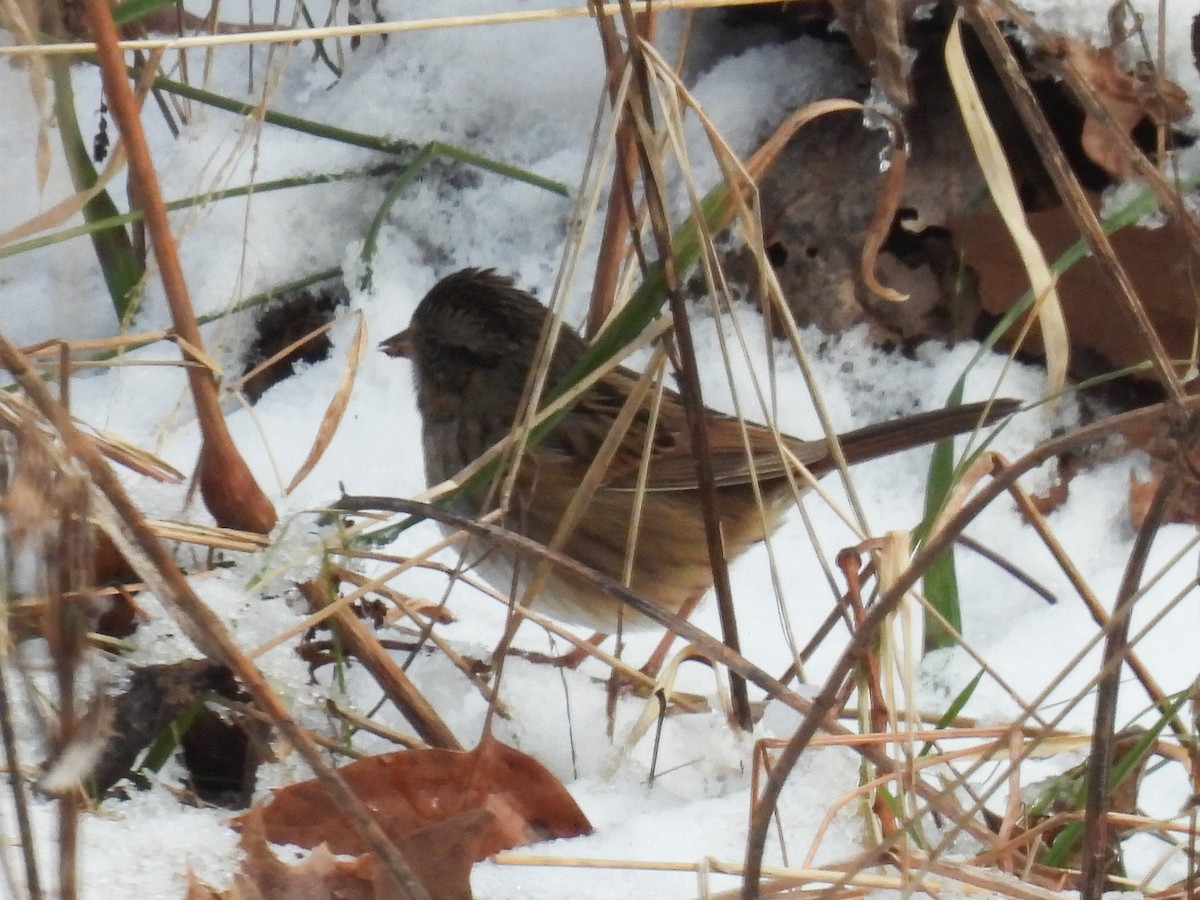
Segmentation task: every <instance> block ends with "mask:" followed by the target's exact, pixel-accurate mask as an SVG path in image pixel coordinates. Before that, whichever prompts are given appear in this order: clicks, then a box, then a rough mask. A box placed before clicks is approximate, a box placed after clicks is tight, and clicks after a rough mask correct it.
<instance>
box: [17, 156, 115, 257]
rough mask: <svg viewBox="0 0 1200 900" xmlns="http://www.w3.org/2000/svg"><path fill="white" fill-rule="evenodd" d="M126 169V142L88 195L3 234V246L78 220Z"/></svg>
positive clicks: (73, 198) (61, 202)
mask: <svg viewBox="0 0 1200 900" xmlns="http://www.w3.org/2000/svg"><path fill="white" fill-rule="evenodd" d="M124 167H125V146H124V144H123V142H121V141H118V142H117V144H116V146H115V147H114V148H113V150H112V152H111V153H110V154H109V157H108V162H107V163H105V164H104V168H103V169H102V170H100V172H98V173H97V176H96V183H95V184H94V185H92V186H91V187H90V188H88V189H87V190H86V191H79V192H77V193H74V194H71V196H69V197H65V198H63V199H62V200H59V201H58V202H57V203H55V204H54V205H53V206H51V207H50V208H49V209H47V210H46V211H44V212H40V213H38V214H37V215H36V216H33V217H32V218H29V219H26V220H25V221H24V222H22V223H21V224H20V225H16V226H14V227H12V228H10V229H9V230H8V231H5V232H3V233H0V246H3V245H5V244H11V243H15V242H16V241H19V240H21V239H23V238H26V237H29V236H30V235H34V234H37V233H39V232H42V231H46V230H47V229H50V228H56V227H58V226H60V225H62V224H63V223H65V222H68V221H70V220H71V219H73V218H74V217H75V216H77V215H79V214H80V213H81V212H82V211H83V208H84V207H85V206H87V204H88V202H89V201H91V200H92V198H94V197H96V196H97V195H98V194H101V193H103V192H104V190H105V188H107V186H108V183H109V182H110V181H112V179H113V178H114V177H116V175H117V174H119V173H120V171H121V170H122V169H123V168H124Z"/></svg>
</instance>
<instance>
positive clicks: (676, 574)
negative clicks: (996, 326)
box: [379, 268, 1017, 633]
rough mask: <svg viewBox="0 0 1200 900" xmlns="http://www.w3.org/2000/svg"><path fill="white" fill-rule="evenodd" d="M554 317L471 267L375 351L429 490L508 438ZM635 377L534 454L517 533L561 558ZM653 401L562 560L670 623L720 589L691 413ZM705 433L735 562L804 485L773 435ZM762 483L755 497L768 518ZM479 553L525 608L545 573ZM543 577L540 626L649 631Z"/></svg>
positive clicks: (970, 421)
mask: <svg viewBox="0 0 1200 900" xmlns="http://www.w3.org/2000/svg"><path fill="white" fill-rule="evenodd" d="M549 316H550V312H549V310H548V309H547V308H546V307H545V306H543V305H542V304H541V303H540V302H539V301H538V300H537V298H535V297H534V296H532V295H531V294H529V293H527V292H526V291H524V290H522V289H520V288H519V287H517V286H516V284H515V282H514V281H513V280H512V279H510V278H508V277H505V276H503V275H500V274H497V272H496V271H495V270H494V269H480V268H468V269H463V270H461V271H458V272H455V273H453V274H451V275H447V276H446V277H444V278H443V279H442V280H440V281H439V282H438V283H437V284H435V285H434V287H433V288H431V289H430V290H429V292H428V293H427V294H426V295H425V296H424V298H423V299H422V300H421V301H420V303H419V304H418V305H417V307H416V310H415V312H414V313H413V316H412V319H411V321H410V323H409V325H408V327H407V328H406V329H404V330H403V331H401V332H399V333H397V334H395V335H393V336H392V337H390V338H388V339H387V340H385V341H383V342H381V344H380V345H379V346H380V349H381V350H382V351H383V352H385V353H386V354H388V355H389V356H392V357H403V358H407V359H408V360H410V362H411V363H412V366H413V374H414V381H415V387H416V403H417V408H418V411H419V412H420V416H421V423H422V445H423V451H424V458H425V474H426V479H427V481H428V483H429V484H430V485H431V486H432V485H438V484H441V483H443V482H445V481H447V480H449V479H453V478H454V476H456V475H457V474H458V473H459V472H461V471H462V469H464V468H465V467H466V466H468V465H470V464H471V463H472V462H474V461H475V460H476V459H478V458H479V457H480V456H481V455H482V454H484V453H485V452H486V451H487V450H489V449H490V448H491V447H492V446H493V445H495V444H497V443H498V442H499V441H501V440H502V439H504V438H505V437H506V436H507V435H508V434H509V433H510V432H511V431H512V429H513V426H514V423H516V422H517V421H518V418H519V417H520V416H521V413H522V409H523V400H524V397H525V395H526V389H527V385H528V384H529V382H530V375H531V371H532V370H533V368H534V366H535V365H536V364H537V362H538V360H537V358H536V357H537V356H538V351H539V345H540V343H541V337H542V333H543V330H544V328H545V327H546V325H547V321H548V318H549ZM587 346H588V345H587V343H586V342H585V341H584V340H583V338H582V337H580V336H579V334H577V333H576V332H575V331H574V330H572V329H570V328H569V327H568V326H566V325H565V324H564V325H563V326H562V327H561V329H560V331H559V334H558V340H557V342H556V344H555V346H554V348H553V350H552V352H551V354H550V357H549V369H548V376H547V381H546V384H547V386H548V387H549V388H551V389H553V388H554V387H555V386H556V385H557V386H562V384H563V380H564V378H565V376H566V375H567V373H568V371H569V370H570V369H571V367H572V366H573V365H574V364H575V363H576V362H577V361H578V360H579V358H580V357H581V356H582V355H583V353H584V352H585V350H586V349H587ZM638 378H639V376H638V374H637V373H636V372H633V371H632V370H630V369H628V368H625V367H618V368H616V369H614V370H612V371H610V372H609V373H607V374H606V375H604V376H603V377H601V378H600V379H599V380H598V381H597V382H596V383H595V384H593V385H592V386H590V387H589V388H587V389H586V390H585V391H584V392H583V393H582V395H581V396H580V397H579V398H578V400H577V402H575V404H574V405H573V406H572V407H571V408H570V409H569V411H568V412H567V413H566V414H565V415H564V416H562V417H561V418H560V419H559V420H558V421H557V422H556V423H555V424H554V425H553V427H551V428H550V430H549V431H548V432H547V433H545V434H544V435H543V436H542V438H541V439H540V440H539V441H536V442H531V443H529V444H528V445H527V446H526V447H525V449H524V452H523V454H522V455H521V458H520V460H519V461H518V462H517V463H516V474H515V478H514V480H513V482H512V484H513V487H512V491H511V495H510V498H509V502H508V505H507V508H506V512H505V515H504V519H503V524H504V525H505V526H506V527H507V528H509V529H511V530H513V531H515V532H517V533H519V534H521V535H524V536H525V537H528V538H532V539H533V540H535V541H538V542H539V543H542V544H545V545H550V544H551V542H552V541H553V540H554V538H555V535H556V532H557V531H558V530H559V525H560V522H561V521H562V520H563V518H564V515H565V514H566V512H567V508H568V505H569V504H570V503H571V502H572V498H573V497H574V496H575V494H576V492H577V490H578V489H579V487H580V483H581V481H582V480H583V478H584V476H585V474H586V473H587V472H588V470H589V467H590V466H591V465H592V462H593V460H594V459H595V458H596V455H597V452H598V451H599V450H600V447H601V444H602V443H603V442H604V441H605V439H606V437H608V435H609V433H610V431H611V430H612V428H613V425H614V422H615V421H616V419H617V417H618V415H619V414H620V413H621V411H622V408H623V407H624V406H625V404H626V401H627V400H628V398H629V397H630V395H631V392H633V391H634V389H635V386H636V384H637V382H638ZM653 393H654V392H653V391H651V392H649V394H650V395H653ZM653 402H654V401H653V398H652V396H650V397H648V398H645V399H642V400H641V401H640V406H639V408H638V409H637V410H636V411H635V412H634V413H633V415H632V419H631V421H630V424H629V426H628V429H627V431H626V432H625V434H624V435H623V436H622V437H621V438H620V441H619V444H618V445H617V449H616V452H615V453H614V454H613V456H612V457H611V459H610V460H609V461H608V462H607V464H606V466H605V468H604V471H603V474H602V476H601V478H600V481H599V486H598V487H597V488H596V490H595V492H594V493H593V494H592V496H591V497H590V498H589V499H588V500H587V502H586V508H585V509H584V511H583V514H582V515H581V516H580V517H579V518H578V521H577V522H576V524H575V525H574V527H573V528H571V529H570V531H569V533H567V534H566V536H565V540H563V542H562V543H561V544H560V545H558V548H557V549H559V550H560V551H561V552H563V553H564V554H565V555H567V556H569V557H571V558H573V559H574V560H576V561H578V562H580V563H582V564H584V565H586V566H589V567H591V568H592V569H595V570H597V571H599V572H602V573H604V574H606V575H609V576H611V577H613V578H615V579H617V580H624V578H625V574H626V572H627V571H628V574H629V578H628V584H629V586H630V587H631V588H632V589H633V590H635V591H637V592H639V593H640V594H642V595H643V596H645V597H646V598H647V599H649V600H650V601H651V602H653V603H655V604H657V605H658V606H660V607H662V608H664V609H666V610H668V611H669V612H672V613H676V614H683V615H686V614H687V613H689V612H690V611H691V609H692V607H693V606H694V605H695V603H696V602H697V601H698V600H699V599H700V597H701V596H703V595H704V594H705V592H707V590H708V589H709V588H710V587H711V586H712V584H713V574H712V566H711V563H710V561H709V556H708V550H707V542H706V538H705V534H706V532H705V523H704V512H703V507H702V503H701V499H700V490H699V486H698V480H697V474H696V462H695V457H694V454H693V447H692V439H691V432H690V430H689V428H688V423H687V415H686V411H685V407H684V404H683V401H682V398H681V397H680V395H679V394H678V393H677V392H675V391H674V390H671V389H670V388H664V389H663V392H662V398H661V404H660V406H659V408H658V411H657V413H654V411H653V409H652V406H653ZM1016 407H1017V404H1016V402H1015V401H1011V400H996V401H993V402H990V403H975V404H967V405H963V406H956V407H951V408H947V409H941V410H935V411H933V412H926V413H919V414H916V415H911V416H906V417H902V418H899V419H894V420H891V421H888V422H884V423H881V424H876V425H870V426H867V427H865V428H861V429H858V430H855V431H850V432H847V433H845V434H842V435H840V436H839V438H838V440H839V443H840V445H841V448H842V452H843V454H844V456H845V459H846V462H847V463H849V464H854V463H858V462H863V461H866V460H870V459H874V458H876V457H879V456H885V455H887V454H890V453H895V452H898V451H902V450H906V449H909V448H912V447H916V446H919V445H921V444H926V443H930V442H933V441H938V440H941V439H944V438H947V437H951V436H953V435H956V434H960V433H962V432H967V431H972V430H974V429H976V428H980V427H983V426H985V425H988V424H990V423H992V422H995V421H996V420H998V419H1000V418H1002V417H1004V416H1007V415H1009V414H1010V413H1012V412H1013V411H1014V410H1015V409H1016ZM651 427H653V432H652V433H651ZM743 429H745V431H744V436H743ZM704 430H705V432H706V434H707V438H708V444H709V449H710V454H711V459H712V465H713V468H714V471H715V477H714V481H715V486H716V488H715V490H716V497H717V503H716V506H717V513H718V517H719V521H720V525H721V535H722V538H723V541H724V548H725V556H726V557H727V558H728V559H734V558H736V557H737V556H739V555H741V554H742V553H743V552H745V551H746V550H747V549H749V548H750V547H751V546H753V545H754V544H755V543H757V542H759V541H761V540H763V539H765V538H766V537H767V535H769V534H770V533H771V532H773V531H774V530H775V529H776V528H777V527H778V526H779V524H780V521H781V519H782V518H783V515H784V513H785V512H786V511H787V509H788V507H789V505H790V504H791V503H792V502H793V498H794V497H795V495H796V492H795V490H794V489H793V485H799V486H800V487H801V489H802V488H803V485H805V484H806V482H805V481H804V480H803V479H801V478H798V477H791V478H789V471H788V467H789V466H792V468H793V471H792V473H791V474H792V475H793V476H795V471H794V463H792V462H790V461H788V460H785V458H784V454H782V453H781V452H780V442H779V441H778V440H777V438H776V432H774V431H773V430H772V429H770V428H769V427H767V426H765V425H759V424H754V423H751V422H743V421H741V420H739V419H737V418H735V417H733V416H729V415H725V414H723V413H719V412H715V411H713V410H710V409H705V412H704ZM747 443H748V445H749V452H750V456H751V457H752V458H753V467H751V465H750V463H749V461H748V458H747V452H746V445H747ZM782 444H783V446H784V447H786V448H787V450H788V451H790V454H791V455H792V456H793V457H794V458H795V460H798V461H799V462H800V463H802V464H803V465H804V466H806V467H807V468H808V470H809V471H810V472H811V473H812V475H813V476H814V477H818V478H819V477H820V476H821V475H824V474H827V473H828V472H830V471H832V470H833V469H835V468H836V467H837V463H836V462H835V458H834V455H833V452H832V451H831V449H830V445H829V442H828V441H827V440H826V439H825V438H819V439H816V440H801V439H799V438H794V437H790V436H787V435H784V436H782ZM647 453H648V454H649V460H648V461H647V463H646V465H645V473H644V480H645V483H644V488H645V489H644V493H643V494H642V499H641V515H640V519H639V522H638V530H637V538H636V545H635V546H634V547H633V558H632V561H629V560H628V559H627V557H628V556H629V542H630V541H629V539H630V529H631V527H632V522H633V519H634V511H635V508H636V506H635V498H637V496H638V490H637V487H638V483H639V473H640V472H641V470H642V468H643V459H644V456H645V454H647ZM753 480H757V482H758V492H757V493H758V494H759V496H761V498H762V501H763V502H762V504H761V505H760V503H759V502H758V500H757V499H756V491H755V487H754V484H753V483H752V481H753ZM469 484H470V483H468V485H469ZM494 506H495V502H494V499H493V497H492V491H491V490H490V486H489V485H487V484H484V485H481V486H478V487H472V488H471V489H470V490H466V491H463V490H460V491H459V492H457V493H456V494H454V495H453V496H452V499H451V500H450V508H451V509H452V510H453V511H454V512H457V513H460V514H462V515H465V516H470V517H476V516H479V515H481V514H483V513H486V512H488V511H489V510H490V509H491V508H493V507H494ZM448 530H451V531H452V530H453V529H448ZM469 552H472V553H475V554H477V555H478V558H477V559H472V560H465V563H466V564H467V565H469V566H471V567H473V568H475V569H476V571H478V572H479V574H481V575H482V576H483V577H484V578H485V579H486V580H487V581H489V582H491V584H492V585H493V586H494V587H496V588H497V589H498V590H501V591H504V592H508V591H512V590H514V588H515V592H514V596H515V597H517V598H518V599H519V598H520V597H521V596H522V595H523V593H524V590H525V588H526V587H527V586H528V585H529V584H530V580H531V579H530V576H531V575H532V573H533V570H534V569H536V568H537V565H536V561H533V560H530V559H529V558H521V557H519V556H518V555H517V554H516V552H515V551H513V550H511V549H509V548H506V547H503V546H499V545H496V546H491V547H487V548H483V549H482V550H478V551H469ZM543 568H544V569H545V570H546V571H545V573H544V575H542V576H541V577H543V578H545V581H543V582H541V590H540V592H539V594H538V595H537V597H536V599H535V600H534V608H535V609H536V610H537V611H539V612H543V613H546V614H548V615H549V616H551V617H552V618H555V619H558V620H560V621H563V622H565V623H568V624H572V625H583V626H588V627H591V628H594V629H598V630H599V631H601V632H607V633H612V632H614V631H615V630H616V629H617V628H618V627H621V628H624V629H636V628H641V627H647V626H649V625H650V624H651V623H650V621H649V619H647V618H645V617H642V616H640V615H638V614H636V613H634V612H633V611H632V610H629V609H626V608H625V607H624V605H623V604H621V603H620V602H619V601H618V600H616V599H614V598H613V597H612V596H610V595H609V594H608V593H607V592H606V591H604V590H603V589H602V588H600V587H598V586H596V585H594V584H593V583H591V582H585V581H582V580H581V579H579V578H578V576H573V575H572V573H571V572H569V571H567V570H564V569H561V568H558V567H555V566H546V567H543Z"/></svg>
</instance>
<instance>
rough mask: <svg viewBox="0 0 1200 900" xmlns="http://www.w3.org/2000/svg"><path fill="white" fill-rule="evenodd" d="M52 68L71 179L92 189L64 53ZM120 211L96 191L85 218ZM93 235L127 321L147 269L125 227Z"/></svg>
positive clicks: (93, 173)
mask: <svg viewBox="0 0 1200 900" xmlns="http://www.w3.org/2000/svg"><path fill="white" fill-rule="evenodd" d="M50 72H51V79H52V80H53V82H54V113H55V116H56V118H57V119H58V133H59V136H60V137H61V139H62V145H63V154H64V155H65V157H66V161H67V168H68V169H69V170H70V172H71V182H72V183H73V184H74V185H75V190H77V191H85V190H89V189H90V188H92V187H93V186H95V184H96V180H97V178H96V169H95V167H94V166H93V165H92V159H91V155H90V154H89V152H88V148H87V144H86V143H85V142H84V140H83V135H82V133H81V132H80V130H79V120H78V119H77V118H76V115H75V92H74V90H73V89H72V87H71V68H70V66H69V65H67V62H66V60H64V59H62V58H61V57H52V58H51V61H50ZM118 215H120V211H119V210H118V209H117V205H116V204H115V203H114V202H113V199H112V197H110V196H109V195H108V192H107V191H101V192H100V193H98V194H96V196H94V197H93V198H92V199H91V200H89V201H88V202H87V203H86V204H85V205H84V207H83V218H84V219H85V220H86V221H88V222H95V221H99V220H103V219H112V218H114V217H116V216H118ZM91 239H92V247H93V249H94V250H95V251H96V259H97V260H98V261H99V262H100V270H101V272H103V274H104V283H105V284H106V285H107V287H108V294H109V297H111V298H112V304H113V309H114V311H115V312H116V314H117V319H118V320H119V321H121V322H124V321H126V318H127V317H128V315H129V314H130V311H131V307H132V304H133V302H134V298H135V296H136V292H137V287H138V284H139V282H140V281H141V279H142V275H143V273H144V271H145V269H144V267H143V266H142V262H141V260H140V259H138V255H137V253H136V252H135V251H134V249H133V242H132V241H131V240H130V239H129V234H128V233H127V232H126V231H125V230H124V229H123V228H105V229H103V230H100V231H94V232H92V234H91Z"/></svg>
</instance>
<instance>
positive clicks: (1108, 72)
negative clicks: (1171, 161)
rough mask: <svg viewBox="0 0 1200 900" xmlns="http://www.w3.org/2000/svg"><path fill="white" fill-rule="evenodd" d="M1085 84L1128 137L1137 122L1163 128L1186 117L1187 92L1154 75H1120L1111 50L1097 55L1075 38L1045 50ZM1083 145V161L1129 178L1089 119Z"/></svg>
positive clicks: (1118, 154) (1107, 136)
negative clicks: (1089, 84)
mask: <svg viewBox="0 0 1200 900" xmlns="http://www.w3.org/2000/svg"><path fill="white" fill-rule="evenodd" d="M1047 49H1048V50H1049V51H1050V52H1051V53H1052V54H1054V55H1055V56H1058V57H1060V58H1062V59H1065V60H1066V61H1067V62H1068V63H1069V64H1070V65H1072V66H1074V68H1075V69H1076V70H1077V71H1078V72H1079V73H1080V75H1082V76H1083V77H1084V78H1085V79H1087V80H1088V81H1089V82H1090V83H1091V85H1092V87H1093V88H1095V90H1096V93H1097V94H1099V95H1100V102H1101V103H1103V104H1104V108H1105V109H1106V110H1107V111H1108V113H1109V114H1110V115H1111V116H1112V117H1113V119H1114V120H1115V122H1116V124H1117V125H1118V126H1119V127H1120V128H1121V129H1122V130H1123V131H1124V132H1125V134H1129V133H1130V132H1131V131H1133V129H1134V127H1135V126H1136V125H1137V124H1138V123H1139V122H1140V121H1142V119H1147V118H1148V119H1149V120H1150V121H1151V122H1153V123H1154V124H1155V125H1166V124H1167V123H1169V122H1174V121H1176V120H1178V119H1182V118H1184V117H1186V116H1188V115H1191V111H1192V110H1191V107H1190V106H1189V105H1188V99H1187V92H1186V91H1185V90H1183V88H1181V87H1180V86H1179V85H1177V84H1175V83H1174V82H1172V81H1169V80H1168V79H1166V78H1164V77H1163V76H1162V75H1159V74H1158V73H1156V72H1151V73H1148V74H1147V75H1146V76H1145V77H1138V76H1137V75H1133V74H1130V73H1129V72H1127V71H1125V69H1124V68H1123V67H1122V66H1121V64H1120V61H1119V60H1118V59H1117V54H1116V51H1115V49H1114V48H1112V47H1105V48H1102V49H1097V48H1096V47H1093V46H1092V45H1091V44H1089V43H1088V42H1087V41H1084V40H1081V39H1079V38H1069V37H1061V36H1060V37H1057V38H1056V39H1055V40H1054V42H1053V45H1052V46H1051V47H1049V48H1047ZM1082 143H1083V149H1084V152H1085V153H1087V155H1088V157H1089V158H1090V159H1091V160H1092V161H1093V162H1095V163H1096V164H1097V165H1099V166H1101V167H1102V168H1103V169H1104V170H1105V171H1106V172H1108V173H1109V174H1111V175H1113V176H1114V177H1116V178H1121V179H1125V178H1129V177H1130V176H1131V175H1132V174H1133V169H1132V166H1131V164H1130V160H1129V157H1128V155H1127V154H1126V153H1125V151H1124V150H1123V149H1121V147H1120V146H1119V145H1118V144H1117V143H1116V142H1115V141H1114V140H1113V139H1112V135H1111V133H1110V132H1109V130H1108V128H1107V126H1106V125H1105V124H1103V123H1102V122H1100V121H1098V120H1097V119H1096V118H1095V117H1094V116H1090V115H1089V116H1087V117H1086V118H1085V119H1084V122H1083V136H1082Z"/></svg>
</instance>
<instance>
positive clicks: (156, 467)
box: [92, 430, 184, 484]
mask: <svg viewBox="0 0 1200 900" xmlns="http://www.w3.org/2000/svg"><path fill="white" fill-rule="evenodd" d="M92 440H93V441H95V443H96V447H97V448H98V449H99V450H100V452H101V453H103V454H104V457H105V458H106V459H109V460H111V461H112V462H115V463H120V464H121V465H123V466H124V467H125V468H127V469H131V470H133V471H134V472H137V473H138V474H139V475H145V476H146V477H147V478H153V479H154V480H155V481H161V482H163V483H164V484H179V483H180V482H182V481H183V479H184V474H183V473H182V472H180V471H179V470H178V469H176V468H175V467H174V466H172V465H171V464H170V463H168V462H166V461H165V460H162V459H159V458H158V457H157V456H155V455H154V454H153V453H151V452H150V451H149V450H143V449H142V448H141V447H138V446H135V445H134V444H131V443H129V442H128V441H126V440H125V439H124V438H122V437H119V436H118V435H115V434H112V433H111V432H107V431H100V430H97V431H96V432H95V433H94V434H93V435H92Z"/></svg>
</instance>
